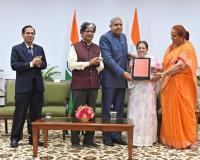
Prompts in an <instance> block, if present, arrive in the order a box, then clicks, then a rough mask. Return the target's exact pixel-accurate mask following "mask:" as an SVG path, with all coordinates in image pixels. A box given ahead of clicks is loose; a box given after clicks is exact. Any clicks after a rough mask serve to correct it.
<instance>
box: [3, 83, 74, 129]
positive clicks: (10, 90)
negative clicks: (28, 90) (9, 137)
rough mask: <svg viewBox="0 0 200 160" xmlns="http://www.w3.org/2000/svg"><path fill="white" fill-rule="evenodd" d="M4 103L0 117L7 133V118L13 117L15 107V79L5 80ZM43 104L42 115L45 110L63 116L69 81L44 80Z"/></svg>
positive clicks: (64, 114)
mask: <svg viewBox="0 0 200 160" xmlns="http://www.w3.org/2000/svg"><path fill="white" fill-rule="evenodd" d="M5 86H6V89H5V91H6V92H5V105H4V106H0V119H3V120H4V121H5V133H8V127H7V126H8V125H7V120H8V119H12V118H13V114H14V108H15V100H14V95H15V80H6V85H5ZM44 86H45V92H44V105H43V108H42V116H45V114H46V113H47V112H50V113H52V116H56V117H64V116H66V115H67V102H66V100H67V97H68V92H69V87H70V82H69V81H61V82H53V81H44Z"/></svg>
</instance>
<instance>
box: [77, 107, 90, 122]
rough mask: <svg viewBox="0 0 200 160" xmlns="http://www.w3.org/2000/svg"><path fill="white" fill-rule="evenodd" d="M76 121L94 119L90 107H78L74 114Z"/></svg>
mask: <svg viewBox="0 0 200 160" xmlns="http://www.w3.org/2000/svg"><path fill="white" fill-rule="evenodd" d="M75 116H76V118H77V119H82V118H83V119H91V118H93V117H94V111H93V108H92V107H89V106H87V105H85V106H82V105H81V106H79V107H78V108H77V111H76V114H75Z"/></svg>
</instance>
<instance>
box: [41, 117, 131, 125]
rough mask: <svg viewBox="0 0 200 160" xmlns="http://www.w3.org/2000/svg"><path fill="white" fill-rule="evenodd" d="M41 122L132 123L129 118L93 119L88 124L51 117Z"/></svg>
mask: <svg viewBox="0 0 200 160" xmlns="http://www.w3.org/2000/svg"><path fill="white" fill-rule="evenodd" d="M39 121H40V122H69V123H70V122H71V123H95V124H128V123H131V122H132V121H131V120H129V119H127V118H120V119H116V120H111V119H110V118H104V119H103V118H93V119H90V120H89V121H88V122H81V120H79V119H77V118H68V117H51V119H46V118H45V117H44V118H42V119H40V120H39Z"/></svg>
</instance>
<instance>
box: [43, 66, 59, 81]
mask: <svg viewBox="0 0 200 160" xmlns="http://www.w3.org/2000/svg"><path fill="white" fill-rule="evenodd" d="M57 67H58V66H53V67H51V66H48V67H47V69H45V70H44V71H43V72H42V76H43V78H44V79H45V80H47V81H53V76H55V75H58V74H60V73H61V72H59V71H56V70H55V69H56V68H57Z"/></svg>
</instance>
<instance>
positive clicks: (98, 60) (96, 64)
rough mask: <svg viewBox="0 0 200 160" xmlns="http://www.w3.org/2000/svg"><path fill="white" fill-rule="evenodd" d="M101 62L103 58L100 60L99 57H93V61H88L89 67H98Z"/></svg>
mask: <svg viewBox="0 0 200 160" xmlns="http://www.w3.org/2000/svg"><path fill="white" fill-rule="evenodd" d="M102 60H103V58H100V57H95V58H93V59H91V60H90V61H89V66H96V67H97V66H99V65H100V62H101V61H102Z"/></svg>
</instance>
